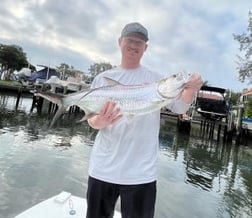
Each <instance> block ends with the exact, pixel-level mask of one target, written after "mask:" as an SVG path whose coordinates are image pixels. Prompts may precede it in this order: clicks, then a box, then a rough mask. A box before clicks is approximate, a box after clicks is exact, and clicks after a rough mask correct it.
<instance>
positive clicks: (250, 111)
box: [244, 98, 252, 117]
mask: <svg viewBox="0 0 252 218" xmlns="http://www.w3.org/2000/svg"><path fill="white" fill-rule="evenodd" d="M244 116H245V117H252V98H249V99H248V102H247V103H246V104H245V107H244Z"/></svg>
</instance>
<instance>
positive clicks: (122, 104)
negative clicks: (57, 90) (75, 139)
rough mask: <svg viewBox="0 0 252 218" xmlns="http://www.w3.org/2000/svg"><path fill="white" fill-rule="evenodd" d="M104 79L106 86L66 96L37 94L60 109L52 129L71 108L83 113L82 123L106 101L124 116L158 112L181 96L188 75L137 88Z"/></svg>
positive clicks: (183, 74) (141, 85) (179, 75)
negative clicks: (115, 105) (112, 102)
mask: <svg viewBox="0 0 252 218" xmlns="http://www.w3.org/2000/svg"><path fill="white" fill-rule="evenodd" d="M104 79H106V81H107V83H108V85H106V86H102V87H99V88H94V89H85V90H81V91H79V92H75V93H72V94H68V95H59V94H54V93H48V92H38V93H36V95H37V96H41V97H43V98H45V99H47V100H49V101H52V102H53V103H56V104H57V105H58V106H59V109H58V110H57V113H56V114H55V116H54V118H53V120H52V122H51V125H50V126H53V125H54V123H55V122H56V120H57V119H58V118H59V117H60V115H61V114H62V113H64V111H65V110H66V109H67V108H68V107H69V106H73V105H77V106H78V107H80V108H81V109H83V110H84V112H85V116H84V117H83V118H82V121H83V120H87V119H88V118H90V117H92V116H94V115H96V114H98V113H99V111H100V110H101V108H102V106H103V105H104V103H105V102H106V101H108V100H111V101H114V102H116V104H117V106H118V107H119V108H120V109H121V112H122V113H123V114H124V115H141V114H146V113H150V112H153V111H157V110H160V109H161V108H162V107H164V106H165V105H167V104H169V103H170V102H171V101H173V100H174V99H176V98H178V97H179V96H180V94H181V92H182V90H183V88H184V85H185V84H186V83H187V82H188V79H189V76H188V75H187V74H185V73H178V74H173V75H170V76H169V77H166V78H164V79H161V80H159V81H156V82H152V83H146V84H139V85H124V84H121V83H119V82H117V81H115V80H113V79H110V78H106V77H104Z"/></svg>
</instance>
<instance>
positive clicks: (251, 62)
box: [233, 12, 252, 84]
mask: <svg viewBox="0 0 252 218" xmlns="http://www.w3.org/2000/svg"><path fill="white" fill-rule="evenodd" d="M233 36H234V39H235V40H237V41H238V42H239V43H240V51H241V52H243V55H244V57H241V56H239V55H237V57H238V61H237V64H238V72H239V80H240V81H241V82H244V81H245V80H248V83H250V84H251V83H252V12H249V24H248V28H247V33H242V34H240V35H235V34H233Z"/></svg>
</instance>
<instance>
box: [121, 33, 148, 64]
mask: <svg viewBox="0 0 252 218" xmlns="http://www.w3.org/2000/svg"><path fill="white" fill-rule="evenodd" d="M119 45H120V47H121V52H122V57H123V58H127V59H133V60H135V61H140V59H141V57H142V56H143V53H144V52H145V51H146V49H147V44H146V42H145V41H144V40H143V39H141V38H140V37H138V36H134V35H131V36H126V37H121V38H120V39H119Z"/></svg>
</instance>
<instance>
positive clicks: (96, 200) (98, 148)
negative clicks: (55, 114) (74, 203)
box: [87, 23, 202, 218]
mask: <svg viewBox="0 0 252 218" xmlns="http://www.w3.org/2000/svg"><path fill="white" fill-rule="evenodd" d="M147 41H148V32H147V30H146V28H145V27H143V26H142V25H141V24H139V23H129V24H127V25H126V26H125V27H124V28H123V30H122V33H121V36H120V38H119V41H118V43H119V46H120V49H121V64H120V66H119V67H118V68H115V69H111V70H108V71H105V72H103V73H101V74H99V75H98V76H97V77H96V78H95V80H94V82H93V83H92V88H95V87H99V86H103V85H106V82H105V79H104V77H109V78H113V79H114V80H116V81H119V82H121V83H122V84H126V85H134V84H143V83H148V82H153V81H156V80H159V79H160V78H161V77H162V76H161V75H159V74H157V73H154V72H152V71H150V70H148V69H147V68H145V67H143V66H142V65H141V64H140V61H141V58H142V56H143V54H144V52H145V51H146V49H147ZM201 85H202V80H201V77H200V75H198V74H193V75H192V76H191V80H190V81H189V82H188V84H187V86H186V88H185V89H184V91H183V92H182V95H181V97H180V99H177V100H174V102H172V104H170V105H168V107H169V108H170V109H171V110H173V111H174V112H178V113H184V112H186V111H187V109H188V108H189V105H190V103H191V102H192V100H193V96H194V95H195V93H196V92H197V91H198V90H199V89H200V87H201ZM88 123H89V125H90V126H91V127H93V128H95V129H99V132H98V134H97V136H96V139H95V143H94V146H93V149H92V154H91V158H90V166H89V181H88V191H87V205H88V209H87V218H110V217H113V211H114V207H115V204H116V201H117V199H118V197H119V196H120V199H121V214H122V218H152V217H154V209H155V200H156V179H157V176H156V162H157V158H158V147H159V141H158V139H159V126H160V112H159V111H157V112H153V113H150V114H147V115H141V116H136V117H133V118H132V117H130V118H129V117H127V116H123V115H122V114H121V113H120V108H118V107H117V106H116V104H115V103H114V102H110V101H108V102H106V103H105V105H104V107H103V108H102V110H101V111H100V113H99V115H96V116H94V117H92V118H90V119H89V120H88Z"/></svg>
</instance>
